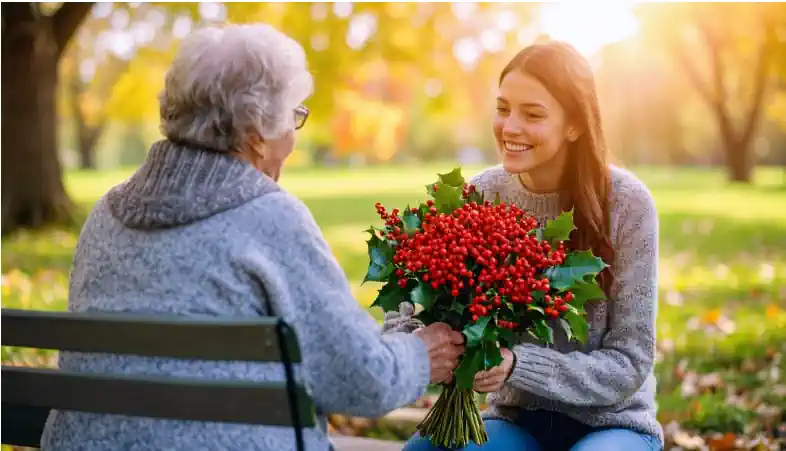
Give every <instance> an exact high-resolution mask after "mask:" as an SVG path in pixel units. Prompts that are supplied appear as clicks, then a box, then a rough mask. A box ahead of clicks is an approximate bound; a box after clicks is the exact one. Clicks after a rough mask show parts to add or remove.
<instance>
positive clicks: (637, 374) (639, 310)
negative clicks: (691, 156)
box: [383, 166, 663, 441]
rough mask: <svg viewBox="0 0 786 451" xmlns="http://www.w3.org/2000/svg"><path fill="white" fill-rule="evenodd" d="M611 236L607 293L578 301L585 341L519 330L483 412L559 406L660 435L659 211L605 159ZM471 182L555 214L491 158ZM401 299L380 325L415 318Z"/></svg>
mask: <svg viewBox="0 0 786 451" xmlns="http://www.w3.org/2000/svg"><path fill="white" fill-rule="evenodd" d="M611 172H612V192H611V194H610V199H609V201H610V202H611V206H612V213H611V240H612V244H613V246H614V249H615V252H616V256H615V259H616V260H615V261H614V262H613V265H612V270H613V274H614V280H615V283H614V284H613V287H612V293H611V302H609V303H605V302H604V303H589V304H587V313H588V318H587V319H588V321H589V324H590V330H589V334H588V338H587V343H586V345H584V346H581V345H580V344H577V343H575V342H568V341H567V336H566V335H565V332H564V331H563V330H562V329H561V328H559V327H557V328H554V331H555V334H554V335H555V338H554V339H555V343H554V345H553V347H544V346H542V345H539V344H535V343H532V341H533V340H532V339H531V338H530V337H529V335H526V334H522V335H520V336H519V340H520V344H518V345H516V346H514V348H513V351H514V353H515V354H516V357H517V364H516V367H515V368H514V370H513V373H512V375H511V377H510V379H509V380H508V382H507V383H506V385H505V386H504V387H503V389H502V390H501V391H500V392H498V393H492V394H489V397H488V403H489V409H488V411H487V412H486V414H485V416H487V417H497V418H509V419H515V418H516V414H517V412H518V411H519V409H545V410H551V411H558V412H562V413H565V414H567V415H569V416H571V417H573V418H575V419H577V420H579V421H582V422H584V423H586V424H589V425H591V426H597V427H607V426H614V427H623V428H630V429H633V430H636V431H640V432H644V433H647V434H652V435H655V436H657V437H658V438H660V439H661V441H662V440H663V431H662V429H661V427H660V425H659V424H658V422H657V420H656V418H655V377H654V375H653V365H654V360H655V317H656V315H657V293H658V291H657V274H658V273H657V268H658V216H657V212H656V210H655V205H654V202H653V199H652V197H651V195H650V192H649V191H648V189H647V188H646V187H645V186H644V184H643V183H642V182H641V181H640V180H638V179H637V178H636V177H635V176H634V175H633V174H632V173H630V172H628V171H625V170H623V169H620V168H617V167H611ZM471 183H474V184H475V185H477V187H478V188H479V189H480V190H481V191H483V192H484V193H485V194H486V198H487V199H489V198H491V199H493V198H494V193H497V192H498V193H499V194H500V197H501V199H502V201H504V202H508V203H513V204H515V205H518V206H519V207H521V208H523V209H525V210H527V211H528V212H530V213H531V214H533V215H535V216H536V217H537V218H538V220H539V221H540V222H541V223H542V222H543V221H545V220H547V219H552V218H554V217H556V216H558V215H559V213H560V204H559V195H558V194H556V193H551V194H534V193H531V192H529V191H528V190H527V189H526V188H525V187H524V186H523V185H522V184H521V183H520V182H519V180H518V177H516V176H515V175H511V174H508V173H506V172H505V171H504V170H503V169H502V167H501V166H496V167H493V168H490V169H487V170H485V171H483V172H482V173H480V174H478V175H476V176H475V177H474V178H473V179H472V180H471ZM412 313H413V312H412V309H411V306H410V304H408V303H404V304H402V305H401V307H400V309H399V312H398V313H397V312H391V313H388V314H387V315H386V317H385V323H384V325H383V329H384V330H385V331H387V332H396V331H398V332H400V331H412V330H414V329H415V328H417V327H419V326H420V325H422V324H420V323H419V322H418V321H417V320H416V319H415V318H413V317H412Z"/></svg>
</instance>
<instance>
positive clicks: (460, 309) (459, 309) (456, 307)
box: [450, 299, 467, 315]
mask: <svg viewBox="0 0 786 451" xmlns="http://www.w3.org/2000/svg"><path fill="white" fill-rule="evenodd" d="M466 309H467V305H466V304H463V303H461V302H459V301H457V300H455V299H454V300H453V302H452V303H451V304H450V311H451V312H456V313H458V314H459V315H461V314H463V313H464V310H466Z"/></svg>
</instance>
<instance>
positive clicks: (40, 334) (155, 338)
mask: <svg viewBox="0 0 786 451" xmlns="http://www.w3.org/2000/svg"><path fill="white" fill-rule="evenodd" d="M282 325H283V323H282V321H281V319H279V318H274V317H260V318H237V319H234V318H233V319H227V320H224V319H217V318H210V319H195V318H185V317H178V316H161V315H138V314H130V313H124V312H118V313H112V312H101V313H98V312H90V313H74V312H49V311H32V310H17V309H3V310H2V328H0V332H1V333H2V345H3V346H20V347H29V348H38V349H58V350H62V351H81V352H98V353H111V354H135V355H145V356H151V357H172V358H183V359H192V360H193V359H198V360H224V361H225V360H237V361H256V362H279V361H281V360H282V355H281V351H280V348H279V344H278V337H277V328H281V329H282V331H283V332H284V333H283V335H284V337H285V339H284V343H282V346H285V349H288V351H289V355H290V360H291V361H292V362H293V363H297V362H300V360H301V356H300V350H299V347H298V344H297V339H296V337H295V335H294V333H293V332H292V330H291V329H290V328H288V327H282Z"/></svg>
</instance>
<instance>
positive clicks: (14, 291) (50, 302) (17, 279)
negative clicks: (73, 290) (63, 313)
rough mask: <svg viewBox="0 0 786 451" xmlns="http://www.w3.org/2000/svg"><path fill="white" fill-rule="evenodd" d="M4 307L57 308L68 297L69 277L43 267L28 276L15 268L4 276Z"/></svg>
mask: <svg viewBox="0 0 786 451" xmlns="http://www.w3.org/2000/svg"><path fill="white" fill-rule="evenodd" d="M2 295H3V307H8V308H21V309H41V308H43V309H49V310H56V309H58V307H59V306H60V305H61V304H62V305H64V304H65V302H66V300H67V299H68V277H67V276H66V274H64V273H63V272H60V271H57V270H53V269H42V270H39V271H37V272H36V273H34V274H33V276H32V277H31V276H28V275H27V274H25V273H24V272H22V271H21V270H19V269H18V268H14V269H12V270H11V271H9V272H8V273H6V274H3V276H2Z"/></svg>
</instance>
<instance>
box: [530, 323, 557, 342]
mask: <svg viewBox="0 0 786 451" xmlns="http://www.w3.org/2000/svg"><path fill="white" fill-rule="evenodd" d="M535 336H536V337H538V340H540V341H542V342H544V343H547V344H552V343H554V331H553V330H551V326H549V325H548V324H546V320H543V319H541V320H538V321H535Z"/></svg>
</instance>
